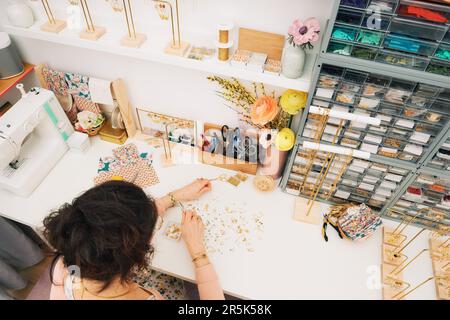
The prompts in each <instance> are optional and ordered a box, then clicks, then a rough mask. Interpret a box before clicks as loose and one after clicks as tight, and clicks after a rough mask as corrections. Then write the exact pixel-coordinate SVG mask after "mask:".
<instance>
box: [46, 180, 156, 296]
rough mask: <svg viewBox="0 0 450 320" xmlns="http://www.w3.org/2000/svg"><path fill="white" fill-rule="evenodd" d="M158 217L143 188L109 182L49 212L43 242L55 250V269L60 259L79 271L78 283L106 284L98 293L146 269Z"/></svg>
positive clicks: (151, 250) (120, 182)
mask: <svg viewBox="0 0 450 320" xmlns="http://www.w3.org/2000/svg"><path fill="white" fill-rule="evenodd" d="M157 217H158V214H157V208H156V204H155V202H154V201H153V200H152V199H151V198H149V197H148V196H147V195H146V194H145V193H144V191H143V190H142V189H141V188H139V187H138V186H136V185H134V184H132V183H128V182H123V181H109V182H106V183H103V184H101V185H98V186H96V187H94V188H92V189H90V190H88V191H86V192H85V193H83V194H82V195H81V196H79V197H78V198H76V199H74V200H73V201H72V203H71V204H69V203H66V204H64V205H63V206H62V207H61V208H59V209H58V210H57V211H55V212H52V213H51V214H50V215H49V216H48V217H47V218H45V219H44V226H45V229H44V236H45V238H46V239H47V241H48V242H49V244H50V245H51V246H52V247H53V248H54V249H55V250H56V257H55V260H54V263H55V262H56V261H57V258H58V257H62V258H63V263H64V265H65V266H66V267H68V266H72V265H75V266H78V267H79V268H80V272H81V277H82V278H84V279H90V280H97V281H100V282H102V283H104V286H103V288H102V289H101V290H100V291H102V290H104V289H106V288H107V287H108V286H109V285H110V284H111V282H112V281H113V280H114V279H115V278H116V277H118V276H119V277H120V280H121V281H122V282H125V281H127V280H129V278H130V276H131V274H132V271H133V269H134V268H136V267H137V268H141V267H143V266H144V265H145V263H146V255H147V254H148V253H149V252H153V248H152V247H151V245H150V240H151V238H152V235H153V231H154V229H155V225H156V221H157ZM52 269H53V268H52ZM52 279H53V277H52Z"/></svg>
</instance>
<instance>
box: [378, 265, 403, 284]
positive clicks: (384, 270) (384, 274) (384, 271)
mask: <svg viewBox="0 0 450 320" xmlns="http://www.w3.org/2000/svg"><path fill="white" fill-rule="evenodd" d="M397 267H398V266H394V265H392V264H387V263H382V264H381V279H382V281H383V283H386V279H387V278H388V276H391V277H393V278H396V279H403V271H402V272H399V273H398V274H392V271H394V269H395V268H397ZM398 269H401V267H399V268H398ZM398 269H397V270H398Z"/></svg>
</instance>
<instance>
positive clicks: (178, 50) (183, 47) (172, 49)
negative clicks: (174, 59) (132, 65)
mask: <svg viewBox="0 0 450 320" xmlns="http://www.w3.org/2000/svg"><path fill="white" fill-rule="evenodd" d="M152 1H154V2H156V3H158V4H162V5H167V6H169V9H170V22H171V26H172V42H171V43H169V45H168V46H167V47H166V48H165V49H164V52H165V53H167V54H171V55H176V56H181V57H183V56H185V55H186V53H187V51H188V50H189V48H190V47H191V45H190V44H189V43H188V42H183V41H181V32H180V14H179V10H178V0H175V10H176V18H177V25H176V29H177V32H176V34H177V39H175V24H174V17H173V7H172V4H171V3H170V2H168V1H165V0H152Z"/></svg>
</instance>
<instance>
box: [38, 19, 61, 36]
mask: <svg viewBox="0 0 450 320" xmlns="http://www.w3.org/2000/svg"><path fill="white" fill-rule="evenodd" d="M66 25H67V24H66V22H65V21H63V20H57V19H55V23H50V22H46V23H44V24H43V25H41V30H42V31H45V32H53V33H59V32H61V30H63V29H64V28H65V27H66Z"/></svg>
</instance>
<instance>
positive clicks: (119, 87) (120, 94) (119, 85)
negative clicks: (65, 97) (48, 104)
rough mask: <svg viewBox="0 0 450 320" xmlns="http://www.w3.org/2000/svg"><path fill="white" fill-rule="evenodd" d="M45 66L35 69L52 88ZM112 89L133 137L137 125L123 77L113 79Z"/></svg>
mask: <svg viewBox="0 0 450 320" xmlns="http://www.w3.org/2000/svg"><path fill="white" fill-rule="evenodd" d="M45 67H46V66H45V65H43V64H41V65H38V66H37V67H36V68H35V71H36V75H37V77H38V79H39V83H40V85H41V87H42V88H45V89H47V90H50V89H49V88H48V85H47V82H46V81H45V79H44V75H43V69H44V68H45ZM110 89H111V95H112V97H113V99H114V100H115V101H116V102H117V105H118V106H119V110H120V113H121V115H122V120H123V122H124V124H125V130H126V131H127V135H128V137H129V138H132V137H133V136H134V135H135V134H136V125H135V123H134V120H133V115H132V106H131V103H130V100H129V99H128V94H127V90H126V87H125V82H124V81H123V80H122V79H116V80H114V81H112V83H111V88H110Z"/></svg>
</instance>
